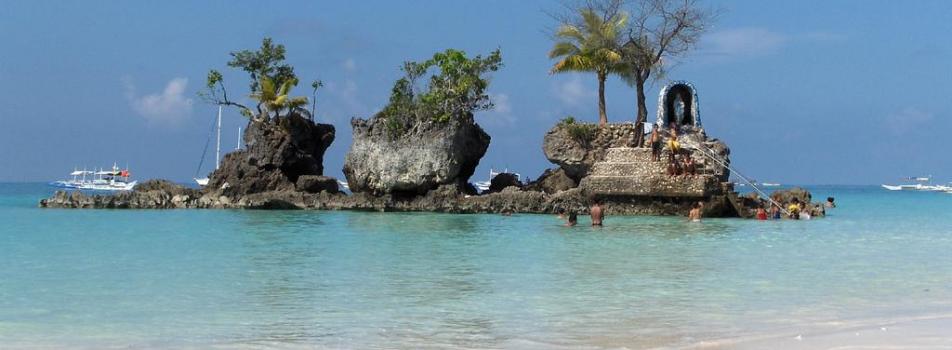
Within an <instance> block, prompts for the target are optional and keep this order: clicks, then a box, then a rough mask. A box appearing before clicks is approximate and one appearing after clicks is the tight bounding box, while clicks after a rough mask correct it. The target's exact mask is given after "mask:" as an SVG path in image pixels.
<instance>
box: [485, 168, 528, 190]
mask: <svg viewBox="0 0 952 350" xmlns="http://www.w3.org/2000/svg"><path fill="white" fill-rule="evenodd" d="M503 173H509V168H506V170H503V171H496V169H492V168H490V169H489V180H486V181H477V182H474V183H473V186H474V187H476V189H477V190H479V192H480V193H482V192H485V191H488V190H489V184H490V183H492V181H493V178H494V177H496V175H499V174H503ZM511 174H513V175H516V179H518V180H519V181H520V182H521V181H522V175H521V174H519V173H511Z"/></svg>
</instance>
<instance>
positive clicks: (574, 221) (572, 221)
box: [565, 212, 578, 227]
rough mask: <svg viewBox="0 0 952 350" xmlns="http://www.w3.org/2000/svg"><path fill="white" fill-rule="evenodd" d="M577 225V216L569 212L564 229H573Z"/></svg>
mask: <svg viewBox="0 0 952 350" xmlns="http://www.w3.org/2000/svg"><path fill="white" fill-rule="evenodd" d="M575 225H578V215H577V214H575V212H570V213H569V216H568V221H566V222H565V226H566V227H573V226H575Z"/></svg>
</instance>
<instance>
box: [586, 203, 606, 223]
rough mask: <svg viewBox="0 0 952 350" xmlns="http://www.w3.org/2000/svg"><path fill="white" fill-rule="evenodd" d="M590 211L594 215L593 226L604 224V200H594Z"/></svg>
mask: <svg viewBox="0 0 952 350" xmlns="http://www.w3.org/2000/svg"><path fill="white" fill-rule="evenodd" d="M588 211H589V214H591V215H592V226H602V219H604V218H605V208H603V207H602V201H601V200H599V199H595V200H594V201H592V207H591V208H590V209H589V210H588Z"/></svg>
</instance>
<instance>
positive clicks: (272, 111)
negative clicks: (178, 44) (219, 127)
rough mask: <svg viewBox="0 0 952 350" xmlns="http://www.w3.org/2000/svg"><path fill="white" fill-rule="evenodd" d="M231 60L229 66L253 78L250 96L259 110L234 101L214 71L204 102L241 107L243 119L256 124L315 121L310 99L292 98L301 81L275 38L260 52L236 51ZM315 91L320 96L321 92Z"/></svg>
mask: <svg viewBox="0 0 952 350" xmlns="http://www.w3.org/2000/svg"><path fill="white" fill-rule="evenodd" d="M231 57H232V59H231V60H230V61H228V66H229V67H232V68H240V69H241V70H243V71H245V72H247V73H248V75H249V76H250V78H251V82H250V83H249V89H250V95H249V96H250V97H251V98H252V99H253V100H255V101H256V102H257V104H256V105H255V108H254V109H252V108H249V107H248V106H245V105H243V104H241V103H238V102H235V101H232V100H230V99H229V98H228V92H227V90H226V89H225V83H224V78H223V76H222V74H221V73H220V72H219V71H217V70H214V69H213V70H211V71H209V72H208V79H207V80H206V88H207V89H206V91H203V92H201V93H200V95H201V97H202V98H203V99H205V100H206V101H209V102H211V103H214V104H217V105H225V106H233V107H237V108H238V109H240V110H241V114H242V115H244V116H246V117H248V118H251V119H252V120H277V119H278V118H279V117H282V116H288V115H290V114H292V113H299V114H305V115H308V116H309V117H312V118H313V116H311V114H312V112H311V111H308V110H307V108H305V106H307V102H308V99H307V97H303V96H302V97H294V96H290V93H291V89H293V88H294V87H295V86H297V84H298V78H297V76H296V75H295V74H294V67H292V66H291V65H289V64H287V63H285V62H284V59H285V48H284V45H281V44H274V43H273V42H272V41H271V38H264V39H263V40H262V41H261V47H260V48H259V49H258V50H257V51H251V50H241V51H235V52H232V53H231ZM314 89H315V94H316V89H317V88H316V87H315V88H314Z"/></svg>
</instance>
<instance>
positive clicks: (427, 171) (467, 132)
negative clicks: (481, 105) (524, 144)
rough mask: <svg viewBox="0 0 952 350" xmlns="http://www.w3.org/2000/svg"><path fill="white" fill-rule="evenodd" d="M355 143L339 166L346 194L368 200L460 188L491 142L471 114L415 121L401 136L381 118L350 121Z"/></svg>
mask: <svg viewBox="0 0 952 350" xmlns="http://www.w3.org/2000/svg"><path fill="white" fill-rule="evenodd" d="M351 125H352V126H353V128H354V134H353V135H354V141H353V144H352V145H351V147H350V151H349V152H348V153H347V157H346V159H345V161H344V175H345V176H346V177H347V183H348V185H349V187H350V190H351V191H352V192H354V193H358V192H366V193H370V194H373V195H378V196H379V195H386V194H404V195H420V194H424V193H426V192H428V191H431V190H434V189H436V188H438V187H440V186H443V185H450V184H453V185H461V184H465V183H466V182H467V181H468V180H469V178H470V177H471V176H472V175H473V172H475V171H476V166H477V165H478V164H479V160H480V159H481V158H482V157H483V155H484V154H485V153H486V149H487V148H488V147H489V141H490V137H489V135H488V134H486V132H485V131H483V129H482V128H480V127H479V125H477V124H476V123H475V122H474V121H473V119H472V115H468V116H465V117H459V118H452V119H451V120H450V121H448V122H445V123H439V122H434V121H418V122H415V123H414V124H413V125H410V126H409V127H408V128H406V130H404V131H403V133H402V134H400V135H393V134H392V132H391V131H390V130H388V128H387V125H386V118H382V117H380V116H375V117H373V118H371V119H369V120H364V119H357V118H354V119H352V120H351Z"/></svg>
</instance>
